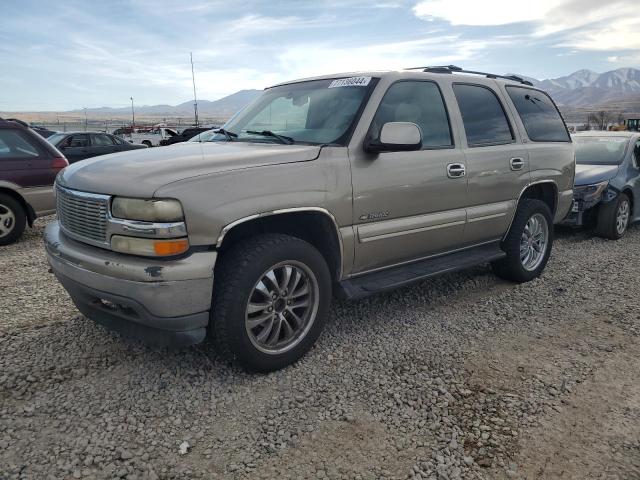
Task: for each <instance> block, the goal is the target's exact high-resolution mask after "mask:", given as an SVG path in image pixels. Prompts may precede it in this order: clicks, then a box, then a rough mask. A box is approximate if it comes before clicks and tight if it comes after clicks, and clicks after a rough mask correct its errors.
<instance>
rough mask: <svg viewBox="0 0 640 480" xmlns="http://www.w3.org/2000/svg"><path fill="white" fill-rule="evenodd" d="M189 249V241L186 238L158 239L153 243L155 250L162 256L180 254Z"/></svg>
mask: <svg viewBox="0 0 640 480" xmlns="http://www.w3.org/2000/svg"><path fill="white" fill-rule="evenodd" d="M188 249H189V242H188V241H187V239H186V238H180V239H178V240H156V241H155V242H154V243H153V250H154V251H155V252H156V255H158V256H160V257H167V256H169V255H180V254H181V253H184V252H186V251H187V250H188Z"/></svg>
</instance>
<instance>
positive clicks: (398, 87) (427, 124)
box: [369, 81, 453, 150]
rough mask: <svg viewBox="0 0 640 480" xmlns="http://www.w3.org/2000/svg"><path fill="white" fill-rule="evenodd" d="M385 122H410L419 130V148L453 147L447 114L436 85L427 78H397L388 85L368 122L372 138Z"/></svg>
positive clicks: (373, 138) (378, 132)
mask: <svg viewBox="0 0 640 480" xmlns="http://www.w3.org/2000/svg"><path fill="white" fill-rule="evenodd" d="M388 122H411V123H415V124H416V125H418V127H420V130H421V132H422V150H428V149H436V148H450V147H452V146H453V139H452V137H451V128H450V126H449V116H448V115H447V110H446V107H445V105H444V100H443V98H442V94H441V93H440V89H439V88H438V85H437V84H436V83H434V82H429V81H400V82H397V83H394V84H393V85H391V86H390V87H389V89H388V90H387V92H386V93H385V94H384V97H383V98H382V102H380V106H378V110H377V112H376V114H375V116H374V117H373V121H372V122H371V128H370V129H369V135H370V138H371V140H373V141H376V140H379V138H380V130H381V129H382V126H383V125H384V124H385V123H388Z"/></svg>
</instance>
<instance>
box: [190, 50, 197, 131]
mask: <svg viewBox="0 0 640 480" xmlns="http://www.w3.org/2000/svg"><path fill="white" fill-rule="evenodd" d="M189 56H190V57H191V80H193V113H194V116H195V125H196V127H197V126H198V99H197V98H196V76H195V73H194V72H193V52H189Z"/></svg>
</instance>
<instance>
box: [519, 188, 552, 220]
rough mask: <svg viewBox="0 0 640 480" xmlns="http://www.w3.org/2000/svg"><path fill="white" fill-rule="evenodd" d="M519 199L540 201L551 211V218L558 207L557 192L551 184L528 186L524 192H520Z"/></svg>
mask: <svg viewBox="0 0 640 480" xmlns="http://www.w3.org/2000/svg"><path fill="white" fill-rule="evenodd" d="M520 198H533V199H536V200H542V201H543V202H544V203H546V204H547V206H548V207H549V210H550V211H551V218H553V217H555V215H556V208H557V206H558V190H557V189H556V186H555V185H554V184H553V183H551V182H544V183H535V184H533V185H530V186H528V187H527V189H526V190H525V191H524V192H522V195H521V196H520Z"/></svg>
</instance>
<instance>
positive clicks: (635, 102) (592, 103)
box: [74, 68, 640, 118]
mask: <svg viewBox="0 0 640 480" xmlns="http://www.w3.org/2000/svg"><path fill="white" fill-rule="evenodd" d="M518 76H520V77H522V78H525V79H527V80H529V81H531V82H532V83H533V84H534V85H535V86H536V87H539V88H542V89H543V90H546V91H547V92H549V93H550V94H551V96H552V97H553V99H554V100H555V101H556V103H558V105H560V106H562V107H566V108H597V107H599V106H610V105H612V104H615V105H616V108H621V107H622V108H623V110H624V111H637V110H638V109H639V108H640V69H637V68H619V69H617V70H611V71H609V72H604V73H597V72H594V71H592V70H578V71H577V72H573V73H572V74H571V75H566V76H564V77H558V78H550V79H547V80H537V79H535V78H531V77H528V76H526V75H520V74H518ZM261 92H262V90H240V91H238V92H236V93H233V94H231V95H229V96H227V97H223V98H220V99H218V100H214V101H210V100H198V112H199V113H200V114H202V115H206V116H212V117H220V118H228V117H230V116H231V115H233V114H234V113H235V112H237V111H238V110H240V109H241V108H243V107H244V106H246V105H247V104H248V103H250V102H251V101H252V100H253V99H254V98H256V97H257V96H258V95H259V94H260V93H261ZM135 111H136V114H139V115H141V116H143V115H149V116H156V117H159V116H167V117H182V116H190V115H192V114H193V101H187V102H184V103H181V104H179V105H175V106H172V105H150V106H149V105H144V106H136V107H135ZM74 112H76V113H81V112H83V110H74ZM130 112H131V109H130V107H123V108H109V107H101V108H88V109H87V113H88V114H90V115H93V116H102V117H104V116H109V115H128V114H130Z"/></svg>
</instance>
